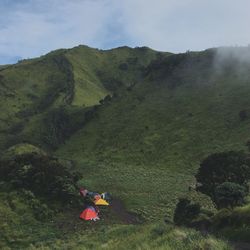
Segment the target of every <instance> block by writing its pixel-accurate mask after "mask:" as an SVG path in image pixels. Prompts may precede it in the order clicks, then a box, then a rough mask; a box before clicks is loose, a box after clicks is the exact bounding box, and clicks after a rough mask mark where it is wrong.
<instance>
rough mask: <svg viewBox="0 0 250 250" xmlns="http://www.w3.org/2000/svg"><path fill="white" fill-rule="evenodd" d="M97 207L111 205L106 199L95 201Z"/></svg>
mask: <svg viewBox="0 0 250 250" xmlns="http://www.w3.org/2000/svg"><path fill="white" fill-rule="evenodd" d="M95 205H103V206H108V205H109V203H108V202H107V201H105V200H104V199H98V200H96V201H95Z"/></svg>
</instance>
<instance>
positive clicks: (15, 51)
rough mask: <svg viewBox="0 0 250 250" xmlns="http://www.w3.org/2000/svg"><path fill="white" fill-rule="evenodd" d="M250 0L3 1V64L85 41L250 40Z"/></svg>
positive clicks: (190, 44) (206, 44)
mask: <svg viewBox="0 0 250 250" xmlns="http://www.w3.org/2000/svg"><path fill="white" fill-rule="evenodd" d="M249 10H250V1H249V0H179V1H177V0H0V13H1V15H0V64H8V63H15V62H16V61H17V60H20V59H26V58H32V57H37V56H40V55H43V54H46V53H48V52H49V51H51V50H55V49H59V48H71V47H74V46H77V45H79V44H85V45H88V46H90V47H95V48H100V49H110V48H114V47H119V46H124V45H127V46H131V47H135V46H148V47H150V48H153V49H155V50H160V51H170V52H175V53H178V52H185V51H187V50H203V49H206V48H211V47H218V46H246V45H248V44H250V26H249V25H250V15H249Z"/></svg>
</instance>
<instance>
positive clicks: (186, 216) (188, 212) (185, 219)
mask: <svg viewBox="0 0 250 250" xmlns="http://www.w3.org/2000/svg"><path fill="white" fill-rule="evenodd" d="M200 212H201V207H200V205H199V204H197V203H191V201H190V200H188V199H186V198H182V199H180V200H179V202H178V203H177V205H176V209H175V212H174V222H175V224H176V225H185V226H190V224H191V223H192V221H193V220H194V219H195V218H197V216H198V215H199V214H200Z"/></svg>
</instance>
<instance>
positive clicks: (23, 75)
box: [0, 46, 160, 148]
mask: <svg viewBox="0 0 250 250" xmlns="http://www.w3.org/2000/svg"><path fill="white" fill-rule="evenodd" d="M159 55H160V54H159V53H158V52H154V51H152V50H150V49H148V48H137V49H131V48H128V47H122V48H118V49H114V50H110V51H99V50H97V49H92V48H89V47H87V46H79V47H76V48H73V49H71V50H57V51H54V52H51V53H49V54H48V55H45V56H42V57H41V58H37V59H32V60H24V61H22V62H20V63H18V64H16V65H10V66H8V67H5V68H3V69H1V71H0V89H1V91H0V95H1V99H0V100H1V101H0V102H1V103H0V111H1V117H0V132H1V143H0V148H5V147H8V146H11V145H13V144H16V143H19V142H24V141H25V142H32V143H34V144H37V145H40V146H42V147H45V148H55V147H56V146H57V145H58V144H60V143H62V142H63V141H64V138H63V137H62V134H65V135H66V137H67V136H69V135H70V134H71V133H73V132H74V131H75V130H77V129H78V127H79V126H81V125H82V124H83V123H84V122H85V119H84V113H85V111H88V110H89V108H88V107H92V106H94V105H96V104H98V103H99V101H100V100H101V99H103V98H104V97H105V96H107V95H108V94H112V93H113V92H114V91H116V90H117V89H119V88H121V87H124V86H127V85H130V84H134V83H136V82H137V81H138V79H140V77H141V75H142V72H143V69H144V68H145V66H147V65H148V64H149V63H150V61H151V60H153V59H154V58H156V57H157V56H159ZM62 106H64V107H66V108H65V109H66V111H64V109H63V111H62ZM58 110H59V111H58ZM55 113H56V114H58V113H59V114H61V115H59V116H60V117H59V118H56V120H57V121H58V120H60V122H61V120H62V119H64V120H72V116H73V117H75V116H78V117H79V116H80V114H82V115H81V116H82V117H81V118H79V119H78V121H74V124H69V122H67V123H66V124H65V126H67V127H68V128H67V131H66V132H65V131H64V130H65V128H61V130H62V131H59V132H58V133H59V134H58V133H57V132H55V130H58V128H57V127H55V126H56V125H57V124H54V123H55V121H54V120H55V119H54V114H55ZM71 114H72V115H71ZM51 117H52V118H51ZM48 125H49V127H48ZM54 125H55V126H54ZM59 130H60V129H59ZM56 133H57V134H56ZM61 137H62V138H61Z"/></svg>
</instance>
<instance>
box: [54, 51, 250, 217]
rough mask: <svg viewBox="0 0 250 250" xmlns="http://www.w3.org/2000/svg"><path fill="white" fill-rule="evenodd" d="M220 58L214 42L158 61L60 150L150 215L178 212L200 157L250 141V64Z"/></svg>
mask: <svg viewBox="0 0 250 250" xmlns="http://www.w3.org/2000/svg"><path fill="white" fill-rule="evenodd" d="M246 51H248V50H246ZM217 60H218V54H217V51H216V50H207V51H204V52H201V53H186V54H180V55H172V56H169V57H167V58H163V59H159V60H156V61H154V62H153V63H152V64H150V66H149V67H148V69H147V73H146V76H145V79H144V80H143V81H141V82H140V83H138V84H136V85H135V86H134V87H133V88H128V89H126V90H123V91H122V92H121V93H120V95H119V96H118V97H114V98H112V99H111V100H110V101H108V102H106V103H105V104H104V105H102V106H101V107H100V108H99V109H98V110H97V112H96V113H95V115H94V117H93V119H92V120H91V121H90V122H89V123H88V124H87V125H86V126H84V127H83V129H81V130H79V131H78V132H77V133H76V134H75V135H73V136H72V137H71V138H70V140H69V141H67V142H66V144H65V145H63V146H61V148H60V150H59V151H58V155H64V156H65V155H66V156H67V157H70V158H72V159H74V160H77V161H78V164H79V167H80V168H82V169H83V171H84V173H85V176H87V177H88V178H87V183H89V185H90V186H93V187H94V188H99V189H104V190H106V189H108V190H111V191H113V192H115V193H118V194H119V196H121V197H122V198H123V199H124V200H125V201H126V204H127V205H128V207H129V208H130V209H132V210H133V211H136V212H138V213H141V214H143V215H144V216H145V217H146V218H149V217H153V218H156V217H157V216H158V214H161V216H163V215H164V214H165V215H166V214H171V211H172V209H173V207H174V205H175V202H176V198H177V197H178V196H179V195H182V194H184V193H187V192H188V186H190V185H191V186H192V185H194V178H193V175H194V174H195V172H196V169H197V168H198V166H199V162H200V161H201V159H203V158H204V157H205V156H207V155H208V154H210V153H213V152H217V151H224V150H240V149H245V144H246V141H247V139H248V137H249V125H250V120H249V113H248V112H249V111H248V110H249V107H250V99H249V93H250V70H249V69H250V64H249V63H247V62H245V63H244V67H245V69H244V72H243V71H242V70H240V71H239V70H238V68H237V65H238V66H242V65H240V63H239V62H238V60H236V59H235V58H233V59H231V60H226V61H225V62H224V64H221V65H220V67H218V65H217ZM240 68H241V69H243V67H240ZM242 112H243V113H245V114H246V116H245V117H244V118H242V117H241V115H240V114H241V113H242ZM152 208H154V211H156V212H154V214H152V213H151V209H152Z"/></svg>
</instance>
